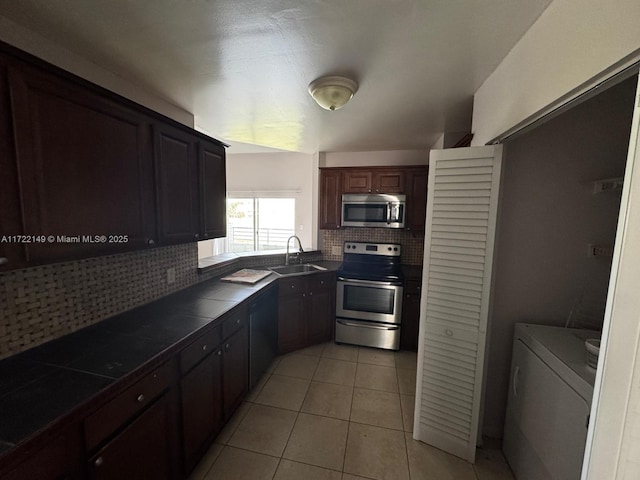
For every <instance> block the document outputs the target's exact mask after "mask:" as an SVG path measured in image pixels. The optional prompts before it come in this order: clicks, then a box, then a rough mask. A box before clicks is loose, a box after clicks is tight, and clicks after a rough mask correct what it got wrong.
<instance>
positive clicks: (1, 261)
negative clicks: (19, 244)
mask: <svg viewBox="0 0 640 480" xmlns="http://www.w3.org/2000/svg"><path fill="white" fill-rule="evenodd" d="M7 263H9V259H8V258H7V257H0V265H6V264H7Z"/></svg>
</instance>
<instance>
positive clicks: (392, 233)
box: [322, 227, 424, 265]
mask: <svg viewBox="0 0 640 480" xmlns="http://www.w3.org/2000/svg"><path fill="white" fill-rule="evenodd" d="M322 238H323V241H324V243H323V246H322V254H323V255H322V256H323V258H324V259H325V260H338V261H341V260H342V253H341V254H340V255H333V254H332V253H331V252H332V250H333V249H332V247H340V252H342V246H343V245H344V242H345V241H350V242H375V243H399V244H400V245H402V249H401V256H400V258H401V261H402V263H403V264H405V265H422V258H423V255H424V233H415V232H407V231H406V230H396V229H392V228H348V227H347V228H342V229H340V230H322Z"/></svg>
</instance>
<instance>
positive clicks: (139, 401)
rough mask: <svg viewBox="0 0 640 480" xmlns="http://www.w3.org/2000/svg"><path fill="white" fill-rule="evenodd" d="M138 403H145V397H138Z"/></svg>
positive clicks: (141, 395)
mask: <svg viewBox="0 0 640 480" xmlns="http://www.w3.org/2000/svg"><path fill="white" fill-rule="evenodd" d="M136 402H138V403H142V402H144V395H143V394H142V393H141V394H140V395H138V398H136Z"/></svg>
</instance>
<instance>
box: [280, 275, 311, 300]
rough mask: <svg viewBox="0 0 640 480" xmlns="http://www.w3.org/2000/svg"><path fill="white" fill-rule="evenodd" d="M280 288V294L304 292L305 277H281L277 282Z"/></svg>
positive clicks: (305, 285)
mask: <svg viewBox="0 0 640 480" xmlns="http://www.w3.org/2000/svg"><path fill="white" fill-rule="evenodd" d="M278 287H279V288H280V296H281V297H282V296H283V295H291V294H294V293H304V292H306V291H307V278H306V277H291V278H281V279H280V282H279V283H278Z"/></svg>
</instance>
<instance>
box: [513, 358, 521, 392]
mask: <svg viewBox="0 0 640 480" xmlns="http://www.w3.org/2000/svg"><path fill="white" fill-rule="evenodd" d="M519 381H520V366H519V365H516V368H515V369H514V371H513V396H514V397H517V396H518V383H519Z"/></svg>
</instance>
